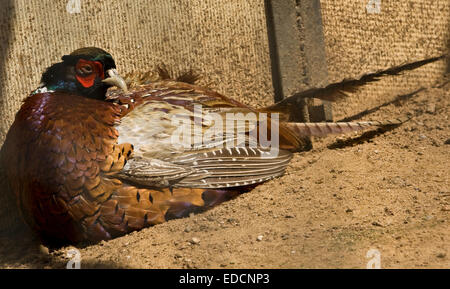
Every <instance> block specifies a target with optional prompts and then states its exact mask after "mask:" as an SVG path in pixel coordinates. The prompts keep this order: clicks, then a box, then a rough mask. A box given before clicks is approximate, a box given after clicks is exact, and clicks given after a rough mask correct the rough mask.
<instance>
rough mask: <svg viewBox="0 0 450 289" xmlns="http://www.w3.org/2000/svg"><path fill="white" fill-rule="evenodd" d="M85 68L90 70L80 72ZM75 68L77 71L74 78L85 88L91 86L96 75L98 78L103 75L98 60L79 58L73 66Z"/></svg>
mask: <svg viewBox="0 0 450 289" xmlns="http://www.w3.org/2000/svg"><path fill="white" fill-rule="evenodd" d="M86 69H90V71H91V72H90V73H82V72H83V71H86ZM75 70H76V71H77V74H76V78H77V80H78V82H79V83H81V85H82V86H83V87H85V88H88V87H91V86H93V85H94V82H95V79H96V78H97V77H100V79H103V78H104V77H105V75H104V72H103V65H102V63H101V62H99V61H90V60H85V59H80V60H79V61H78V63H77V65H76V66H75ZM79 72H80V73H79Z"/></svg>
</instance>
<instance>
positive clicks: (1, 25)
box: [0, 0, 14, 107]
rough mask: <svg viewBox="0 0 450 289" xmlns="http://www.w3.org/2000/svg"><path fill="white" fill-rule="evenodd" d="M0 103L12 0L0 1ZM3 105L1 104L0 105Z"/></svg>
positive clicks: (12, 9) (4, 74)
mask: <svg viewBox="0 0 450 289" xmlns="http://www.w3.org/2000/svg"><path fill="white" fill-rule="evenodd" d="M0 11H1V12H0V29H1V30H0V104H2V103H3V102H4V101H5V96H4V95H5V91H4V89H5V88H4V85H3V84H4V81H5V77H6V65H5V64H6V58H7V57H8V56H7V52H8V48H9V44H10V41H11V36H12V22H13V15H14V1H13V0H3V1H1V2H0ZM0 107H3V105H0Z"/></svg>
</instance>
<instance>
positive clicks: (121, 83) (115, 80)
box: [102, 68, 128, 92]
mask: <svg viewBox="0 0 450 289" xmlns="http://www.w3.org/2000/svg"><path fill="white" fill-rule="evenodd" d="M106 73H107V74H108V75H109V77H108V78H105V79H103V80H102V82H104V83H107V84H110V85H113V86H117V87H118V88H120V89H122V90H123V91H124V92H127V91H128V88H127V84H126V83H125V80H124V79H123V78H122V77H121V76H120V75H119V73H118V72H117V70H116V69H114V68H112V69H109V70H108V71H106Z"/></svg>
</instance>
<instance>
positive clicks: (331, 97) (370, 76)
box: [262, 54, 448, 114]
mask: <svg viewBox="0 0 450 289" xmlns="http://www.w3.org/2000/svg"><path fill="white" fill-rule="evenodd" d="M447 56H448V55H447V54H444V55H441V56H438V57H432V58H428V59H424V60H421V61H416V62H412V63H407V64H402V65H399V66H394V67H391V68H389V69H385V70H378V71H376V72H371V73H367V74H364V75H361V76H359V77H358V78H356V79H344V80H342V81H341V82H337V83H332V84H330V85H328V86H326V87H323V88H311V89H308V90H305V91H302V92H299V93H296V94H294V95H292V96H290V97H287V98H285V99H283V100H282V101H279V102H277V103H276V104H274V105H271V106H269V107H266V108H263V109H262V111H271V112H282V113H285V114H290V112H291V111H292V110H297V109H298V107H296V104H297V103H298V102H299V101H300V100H302V99H305V98H319V99H322V100H328V101H336V100H338V99H340V98H343V97H346V96H347V92H356V91H357V90H358V88H360V87H362V86H364V85H366V84H367V83H370V82H374V81H378V80H379V79H380V77H383V76H387V75H399V74H401V73H402V72H403V71H408V70H413V69H416V68H419V67H421V66H423V65H426V64H428V63H432V62H435V61H438V60H441V59H444V58H445V57H447Z"/></svg>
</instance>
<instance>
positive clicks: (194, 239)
mask: <svg viewBox="0 0 450 289" xmlns="http://www.w3.org/2000/svg"><path fill="white" fill-rule="evenodd" d="M191 243H192V244H198V243H200V239H199V238H197V237H194V238H192V239H191Z"/></svg>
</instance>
